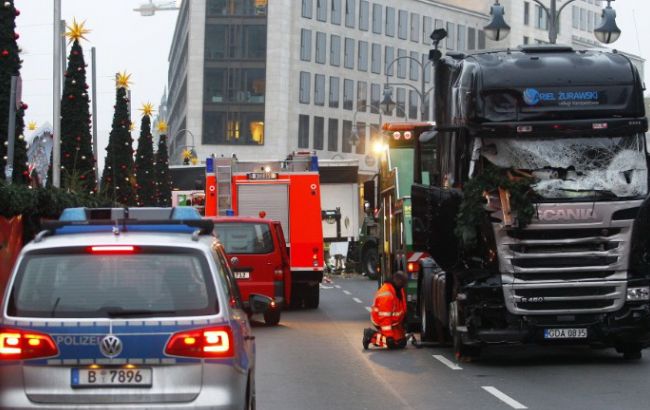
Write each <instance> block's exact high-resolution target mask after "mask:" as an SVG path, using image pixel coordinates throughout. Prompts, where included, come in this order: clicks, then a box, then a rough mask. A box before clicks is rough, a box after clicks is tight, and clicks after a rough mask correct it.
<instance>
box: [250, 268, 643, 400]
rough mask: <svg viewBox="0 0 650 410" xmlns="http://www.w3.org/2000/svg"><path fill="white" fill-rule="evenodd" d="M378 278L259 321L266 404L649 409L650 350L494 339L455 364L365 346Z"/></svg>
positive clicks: (345, 284)
mask: <svg viewBox="0 0 650 410" xmlns="http://www.w3.org/2000/svg"><path fill="white" fill-rule="evenodd" d="M375 290H376V284H375V283H373V282H371V281H369V280H367V279H365V278H362V277H352V278H335V279H334V283H333V284H328V285H322V286H321V305H320V308H319V309H317V310H311V311H289V312H284V313H283V316H282V320H281V322H280V325H279V326H277V327H265V326H263V325H256V326H255V327H254V333H255V334H256V336H257V351H258V356H257V404H258V407H259V409H261V410H266V409H272V410H275V409H278V410H279V409H291V410H293V409H296V410H302V409H305V410H320V409H328V410H329V409H371V410H380V409H391V410H393V409H428V410H437V409H441V410H442V409H444V410H447V409H498V410H508V409H513V408H514V409H525V408H529V409H572V410H573V409H585V410H587V409H589V410H595V409H626V410H633V409H644V410H645V409H648V408H650V394H649V392H650V350H649V351H646V352H644V353H645V356H646V357H644V359H643V360H641V361H637V362H627V361H625V360H623V359H622V357H621V356H620V355H618V354H616V353H615V352H614V351H613V350H603V351H594V350H590V349H588V348H574V347H550V348H549V347H539V346H530V347H519V348H512V347H509V348H489V349H486V350H485V351H484V354H483V355H482V356H481V359H480V360H478V361H475V362H472V363H456V362H455V360H454V359H453V355H452V353H451V350H450V349H449V348H422V349H416V348H414V347H413V346H410V345H409V346H408V348H407V349H405V350H402V351H377V350H374V351H373V350H371V351H364V350H363V347H362V345H361V337H362V331H363V328H364V327H367V326H368V325H369V313H368V311H367V309H366V308H367V307H369V306H370V305H371V303H372V297H373V294H374V291H375Z"/></svg>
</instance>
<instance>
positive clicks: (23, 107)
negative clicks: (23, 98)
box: [20, 103, 29, 110]
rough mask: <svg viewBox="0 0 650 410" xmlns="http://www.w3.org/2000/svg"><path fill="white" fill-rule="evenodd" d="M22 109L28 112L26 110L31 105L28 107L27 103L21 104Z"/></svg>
mask: <svg viewBox="0 0 650 410" xmlns="http://www.w3.org/2000/svg"><path fill="white" fill-rule="evenodd" d="M20 108H22V109H23V110H26V109H28V108H29V105H27V104H25V103H20Z"/></svg>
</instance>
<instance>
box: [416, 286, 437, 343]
mask: <svg viewBox="0 0 650 410" xmlns="http://www.w3.org/2000/svg"><path fill="white" fill-rule="evenodd" d="M425 284H426V281H424V282H423V284H422V285H423V286H422V291H421V292H420V322H421V324H420V339H422V341H423V342H433V341H434V340H435V339H436V328H435V326H436V325H435V321H434V319H433V313H432V312H431V309H430V306H427V303H426V301H427V299H426V296H425V294H426V289H425Z"/></svg>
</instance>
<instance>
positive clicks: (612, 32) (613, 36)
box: [594, 0, 621, 44]
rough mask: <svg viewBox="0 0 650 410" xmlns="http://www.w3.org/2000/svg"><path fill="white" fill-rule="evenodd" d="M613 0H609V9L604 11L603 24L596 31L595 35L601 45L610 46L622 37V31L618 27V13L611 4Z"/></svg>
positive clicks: (606, 8)
mask: <svg viewBox="0 0 650 410" xmlns="http://www.w3.org/2000/svg"><path fill="white" fill-rule="evenodd" d="M612 1H613V0H607V7H605V8H604V9H603V14H602V22H601V24H600V26H598V27H596V29H595V30H594V35H595V36H596V38H597V39H598V41H600V42H601V43H605V44H610V43H613V42H615V41H616V40H618V37H619V36H620V35H621V29H619V28H618V26H617V25H616V11H615V10H614V9H613V8H612V6H611V5H610V3H611V2H612Z"/></svg>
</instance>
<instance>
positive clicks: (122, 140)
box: [102, 72, 136, 206]
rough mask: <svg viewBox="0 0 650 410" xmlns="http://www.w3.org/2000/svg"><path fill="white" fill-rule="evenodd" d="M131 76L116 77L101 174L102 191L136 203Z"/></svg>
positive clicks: (117, 200)
mask: <svg viewBox="0 0 650 410" xmlns="http://www.w3.org/2000/svg"><path fill="white" fill-rule="evenodd" d="M130 78H131V75H130V74H126V73H125V72H124V73H120V74H118V76H117V80H116V86H117V96H116V99H115V114H114V115H113V125H112V128H111V133H110V135H109V137H108V147H106V160H105V163H104V171H103V173H102V191H103V193H104V194H105V195H106V197H108V198H109V199H110V200H112V201H113V202H114V203H118V204H121V205H126V206H132V205H136V194H135V189H134V185H135V180H134V178H133V139H132V138H131V131H130V127H131V120H130V119H129V100H128V97H127V95H126V90H127V88H128V87H129V81H130Z"/></svg>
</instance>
